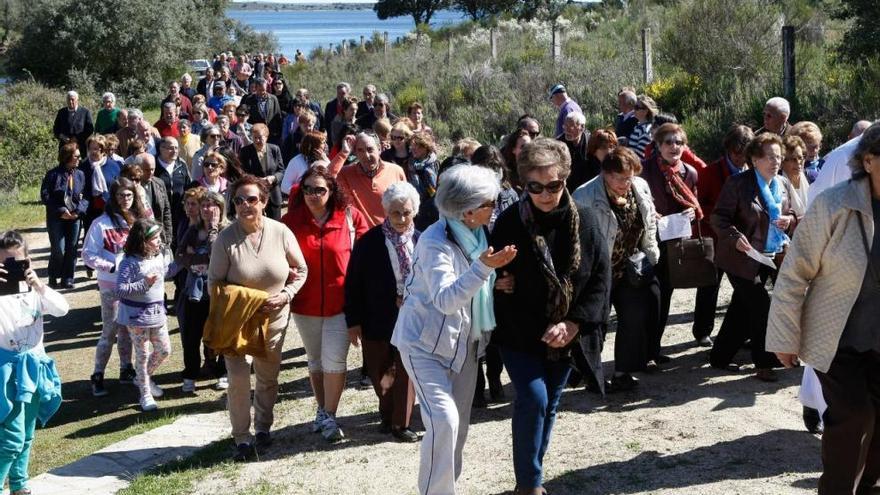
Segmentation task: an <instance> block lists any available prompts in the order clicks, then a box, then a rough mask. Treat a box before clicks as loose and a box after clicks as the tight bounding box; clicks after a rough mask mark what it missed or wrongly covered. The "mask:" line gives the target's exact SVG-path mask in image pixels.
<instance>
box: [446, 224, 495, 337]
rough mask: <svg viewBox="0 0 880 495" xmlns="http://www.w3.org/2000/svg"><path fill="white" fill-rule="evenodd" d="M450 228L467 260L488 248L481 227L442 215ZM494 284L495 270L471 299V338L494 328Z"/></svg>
mask: <svg viewBox="0 0 880 495" xmlns="http://www.w3.org/2000/svg"><path fill="white" fill-rule="evenodd" d="M444 218H445V219H446V224H447V225H449V228H450V229H451V230H452V236H453V237H454V238H455V241H456V242H458V245H459V246H461V248H462V249H463V250H464V252H465V255H467V257H468V261H470V262H471V263H473V262H474V261H476V260H477V259H479V257H480V255H481V254H482V253H483V251H485V250H487V249H489V241H488V240H487V239H486V231H485V230H483V228H482V227H477V228H476V229H470V228H468V227H467V226H466V225H465V224H464V223H462V222H461V220H455V219H452V218H449V217H444ZM494 286H495V271H494V270H492V274H491V275H489V280H487V281H486V282H485V283H484V284H483V286H482V287H480V290H479V291H477V293H476V295H474V298H473V299H472V300H471V340H479V339H480V336H481V335H482V334H484V333H487V332H491V331H492V330H494V329H495V308H494V304H493V300H492V287H494Z"/></svg>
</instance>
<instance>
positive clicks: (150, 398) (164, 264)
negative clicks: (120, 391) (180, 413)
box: [116, 219, 171, 412]
mask: <svg viewBox="0 0 880 495" xmlns="http://www.w3.org/2000/svg"><path fill="white" fill-rule="evenodd" d="M161 234H162V227H160V226H159V224H157V223H156V222H155V221H153V220H149V219H140V220H137V221H136V222H135V223H134V225H132V227H131V230H129V232H128V239H126V241H125V248H124V251H125V256H124V257H123V258H122V262H121V263H120V264H119V275H118V278H117V280H116V294H117V296H118V297H119V310H118V313H117V315H116V322H117V323H119V324H120V325H125V326H126V327H128V332H129V334H131V339H132V341H133V342H134V350H135V364H134V368H135V372H136V376H135V384H136V385H137V387H138V390H139V391H140V394H141V398H140V406H141V410H142V411H144V412H146V411H155V410H156V409H158V406H157V405H156V400H155V397H162V394H163V391H162V389H161V388H160V387H159V386H158V385H156V383H155V382H154V381H153V379H152V376H153V374H154V373H155V372H156V369H157V368H158V367H159V365H160V364H162V362H163V361H165V360H166V359H167V358H168V356H169V355H171V340H170V338H169V337H168V326H167V317H166V315H165V283H164V282H165V276H166V274H167V272H168V266H169V265H170V264H171V256H170V252H167V251H166V250H165V249H164V247H163V246H162V241H161ZM150 346H152V351H151V350H150Z"/></svg>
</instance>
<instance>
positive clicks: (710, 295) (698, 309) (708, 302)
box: [691, 270, 724, 340]
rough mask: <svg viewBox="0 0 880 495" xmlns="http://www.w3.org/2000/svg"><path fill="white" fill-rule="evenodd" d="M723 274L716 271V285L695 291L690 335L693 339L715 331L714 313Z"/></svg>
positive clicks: (716, 308) (716, 307) (698, 338)
mask: <svg viewBox="0 0 880 495" xmlns="http://www.w3.org/2000/svg"><path fill="white" fill-rule="evenodd" d="M723 276H724V272H723V271H721V270H718V283H716V284H715V285H708V286H706V287H700V288H698V289H697V298H696V301H695V302H694V325H693V327H691V333H692V334H693V336H694V339H696V340H700V339H702V338H703V337H708V336H710V335H712V330H714V329H715V311H717V310H718V289H719V288H720V287H721V278H722V277H723Z"/></svg>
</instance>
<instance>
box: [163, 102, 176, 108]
mask: <svg viewBox="0 0 880 495" xmlns="http://www.w3.org/2000/svg"><path fill="white" fill-rule="evenodd" d="M176 106H177V105H175V104H174V102H173V101H166V102H165V103H163V104H162V108H174V107H176Z"/></svg>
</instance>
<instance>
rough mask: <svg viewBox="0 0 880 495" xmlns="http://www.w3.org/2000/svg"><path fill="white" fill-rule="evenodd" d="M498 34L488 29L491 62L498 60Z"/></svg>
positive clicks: (493, 29) (492, 29)
mask: <svg viewBox="0 0 880 495" xmlns="http://www.w3.org/2000/svg"><path fill="white" fill-rule="evenodd" d="M497 36H498V34H497V33H496V32H495V28H489V51H490V52H491V53H492V60H496V59H497V58H498V39H497Z"/></svg>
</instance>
